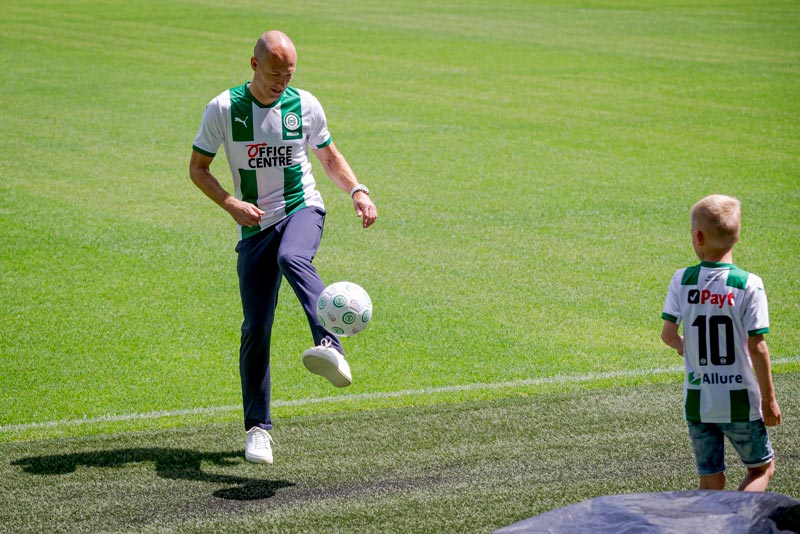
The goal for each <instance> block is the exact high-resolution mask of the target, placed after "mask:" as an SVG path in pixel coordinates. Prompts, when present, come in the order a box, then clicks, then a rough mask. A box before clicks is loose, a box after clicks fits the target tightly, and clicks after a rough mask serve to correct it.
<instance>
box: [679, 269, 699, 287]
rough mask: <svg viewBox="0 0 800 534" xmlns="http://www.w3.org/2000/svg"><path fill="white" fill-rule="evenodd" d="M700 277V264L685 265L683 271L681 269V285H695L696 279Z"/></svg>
mask: <svg viewBox="0 0 800 534" xmlns="http://www.w3.org/2000/svg"><path fill="white" fill-rule="evenodd" d="M699 279H700V266H699V265H695V266H694V267H687V268H686V270H685V271H683V280H681V285H683V286H696V285H697V281H698V280H699Z"/></svg>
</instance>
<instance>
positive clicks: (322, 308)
mask: <svg viewBox="0 0 800 534" xmlns="http://www.w3.org/2000/svg"><path fill="white" fill-rule="evenodd" d="M317 319H318V320H319V323H320V324H321V325H322V327H323V328H324V329H325V330H327V331H328V332H330V333H331V334H336V335H337V336H343V337H350V336H354V335H356V334H358V333H359V332H361V331H362V330H364V329H365V328H366V327H367V325H368V324H369V320H370V319H372V300H371V299H370V298H369V295H367V292H366V291H364V289H363V288H362V287H361V286H359V285H356V284H354V283H352V282H336V283H334V284H331V285H329V286H328V287H326V288H325V290H324V291H323V292H322V293H321V294H320V296H319V298H317Z"/></svg>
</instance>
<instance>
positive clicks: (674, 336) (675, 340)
mask: <svg viewBox="0 0 800 534" xmlns="http://www.w3.org/2000/svg"><path fill="white" fill-rule="evenodd" d="M661 341H663V342H664V343H666V344H667V345H669V346H670V347H672V348H673V349H675V350H677V351H678V354H679V355H680V356H683V336H682V335H680V334H678V323H673V322H672V321H666V320H665V321H664V328H662V329H661Z"/></svg>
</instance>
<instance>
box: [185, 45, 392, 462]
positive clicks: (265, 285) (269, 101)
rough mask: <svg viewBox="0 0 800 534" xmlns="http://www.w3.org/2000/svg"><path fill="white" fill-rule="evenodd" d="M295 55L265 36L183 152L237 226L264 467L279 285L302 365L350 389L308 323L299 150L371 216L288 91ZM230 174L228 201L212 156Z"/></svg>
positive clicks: (319, 205) (248, 417)
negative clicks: (294, 316) (294, 309)
mask: <svg viewBox="0 0 800 534" xmlns="http://www.w3.org/2000/svg"><path fill="white" fill-rule="evenodd" d="M296 65H297V51H296V49H295V46H294V44H293V43H292V41H291V39H289V37H288V36H287V35H286V34H284V33H282V32H279V31H268V32H266V33H264V34H263V35H262V36H261V37H260V38H259V39H258V41H257V42H256V45H255V48H254V49H253V56H252V57H251V58H250V67H251V68H252V69H253V79H252V81H250V82H246V83H244V84H242V85H240V86H238V87H234V88H232V89H228V90H227V91H224V92H223V93H221V94H219V95H218V96H217V97H216V98H214V99H213V100H211V102H210V103H209V104H208V106H206V109H205V112H204V113H203V118H202V121H201V124H200V130H199V131H198V132H197V136H196V138H195V140H194V144H193V146H192V155H191V160H190V163H189V175H190V177H191V179H192V181H193V182H194V183H195V185H197V187H199V188H200V190H201V191H203V193H205V194H206V196H208V197H209V198H210V199H211V200H213V201H214V202H216V203H217V204H218V205H219V206H220V207H221V208H222V209H224V210H225V211H227V212H228V214H230V216H231V217H232V218H233V220H234V221H236V224H237V225H238V227H239V242H238V243H237V245H236V252H237V254H238V260H237V272H238V276H239V294H240V297H241V301H242V309H243V312H244V321H243V322H242V337H241V345H240V349H239V374H240V377H241V382H242V401H243V406H244V429H245V432H246V438H245V458H247V460H249V461H251V462H255V463H268V464H271V463H272V461H273V453H272V445H273V443H274V442H273V441H272V437H271V436H270V435H269V432H268V431H269V430H271V429H272V420H271V417H270V337H271V333H272V323H273V320H274V317H275V306H276V304H277V301H278V289H279V287H280V284H281V280H282V278H284V277H285V278H286V280H287V281H288V282H289V284H290V285H291V286H292V289H293V290H294V293H295V295H296V296H297V298H298V300H299V301H300V304H301V305H302V307H303V310H304V311H305V314H306V317H307V319H308V324H309V326H310V327H311V335H312V337H313V340H314V345H315V346H314V347H312V348H310V349H308V350H307V351H305V352H304V353H303V357H302V360H303V364H304V365H305V366H306V368H307V369H308V370H309V371H311V372H312V373H315V374H318V375H320V376H323V377H325V378H327V379H328V380H329V381H330V382H331V383H332V384H333V385H334V386H336V387H346V386H349V385H350V384H351V383H352V375H351V372H350V366H349V365H348V363H347V361H346V360H345V358H344V351H343V350H342V345H341V343H340V342H339V339H338V338H337V337H336V336H334V335H333V334H330V333H328V332H327V331H325V330H324V329H323V328H322V326H321V325H320V324H319V322H318V321H317V315H316V311H315V307H316V300H317V297H318V296H319V294H320V293H322V290H323V289H324V288H325V284H324V283H323V282H322V279H321V278H320V276H319V274H318V273H317V271H316V269H315V268H314V265H313V264H312V260H313V259H314V256H315V255H316V252H317V248H318V247H319V244H320V239H321V237H322V228H323V224H324V221H325V205H324V204H323V202H322V196H321V195H320V193H319V191H317V189H316V183H315V181H314V176H313V175H312V172H311V162H310V161H309V158H308V153H309V147H310V148H311V150H312V151H313V152H314V154H315V155H316V157H317V158H318V159H319V161H320V162H321V163H322V168H323V169H324V170H325V173H326V174H327V176H328V177H329V178H330V179H331V180H332V181H333V182H334V183H335V184H336V185H337V186H338V187H339V188H340V189H342V190H343V191H345V192H347V194H349V195H350V197H351V198H352V200H353V207H354V209H355V212H356V215H357V216H358V217H360V218H361V224H362V226H363V227H364V228H369V227H370V226H372V224H373V223H374V222H375V220H376V219H377V216H378V213H377V210H376V208H375V204H373V202H372V200H371V199H370V197H369V189H367V187H366V186H364V185H363V184H361V183H359V181H358V179H357V178H356V176H355V174H354V173H353V170H352V169H351V168H350V165H349V164H348V163H347V161H346V160H345V158H344V156H342V154H341V153H340V152H339V151H338V150H337V149H336V146H335V145H334V144H333V140H332V139H331V135H330V133H329V132H328V126H327V122H326V119H325V112H324V111H323V110H322V106H321V105H320V103H319V101H318V100H317V99H316V98H315V97H314V96H313V95H312V94H311V93H309V92H307V91H303V90H301V89H297V88H294V87H291V86H289V82H290V81H291V79H292V76H293V75H294V71H295V68H296ZM220 146H223V147H224V148H225V154H226V156H227V159H228V163H229V165H230V168H231V174H232V176H233V186H234V193H233V194H230V193H229V192H228V191H227V190H226V189H225V188H223V187H222V186H221V185H220V182H219V180H217V178H216V177H215V176H214V175H213V174H212V173H211V169H210V168H211V162H212V161H213V160H214V157H215V156H216V154H217V151H218V150H219V147H220Z"/></svg>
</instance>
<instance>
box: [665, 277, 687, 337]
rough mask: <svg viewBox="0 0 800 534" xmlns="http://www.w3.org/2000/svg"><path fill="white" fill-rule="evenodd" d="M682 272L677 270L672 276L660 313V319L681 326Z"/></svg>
mask: <svg viewBox="0 0 800 534" xmlns="http://www.w3.org/2000/svg"><path fill="white" fill-rule="evenodd" d="M684 270H685V269H679V270H678V271H676V272H675V274H674V275H672V280H670V282H669V289H668V290H667V298H666V300H665V301H664V309H663V311H662V312H661V318H662V319H664V320H665V321H671V322H673V323H675V324H681V302H680V288H681V280H682V279H683V271H684Z"/></svg>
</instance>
